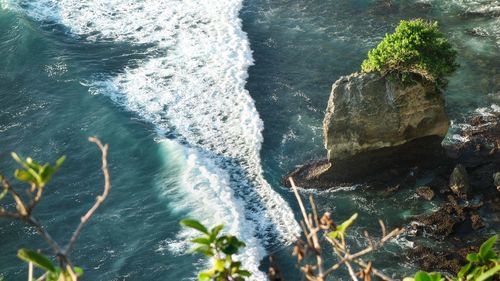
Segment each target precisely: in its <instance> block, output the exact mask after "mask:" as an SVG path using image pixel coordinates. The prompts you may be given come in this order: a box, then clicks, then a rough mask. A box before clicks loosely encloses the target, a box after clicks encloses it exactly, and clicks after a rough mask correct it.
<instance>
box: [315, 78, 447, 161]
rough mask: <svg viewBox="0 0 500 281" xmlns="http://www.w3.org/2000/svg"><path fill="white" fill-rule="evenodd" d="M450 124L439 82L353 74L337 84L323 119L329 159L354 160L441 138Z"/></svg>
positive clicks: (334, 85) (334, 86) (341, 79)
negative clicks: (428, 138)
mask: <svg viewBox="0 0 500 281" xmlns="http://www.w3.org/2000/svg"><path fill="white" fill-rule="evenodd" d="M415 78H416V77H415ZM405 84H409V85H405ZM449 124H450V121H449V119H448V116H447V115H446V112H445V108H444V97H443V94H442V92H441V91H440V90H439V89H437V87H436V86H435V84H434V83H430V82H426V81H422V80H421V79H420V81H419V80H417V79H414V80H413V81H411V82H408V83H402V82H401V81H400V80H398V79H394V78H392V79H391V77H388V76H381V75H380V74H379V73H373V72H372V73H361V74H359V73H354V74H352V75H349V76H346V77H341V78H340V79H339V80H337V81H336V82H335V84H333V89H332V93H331V94H330V99H329V101H328V107H327V110H326V115H325V119H324V121H323V130H324V140H325V147H326V150H327V158H328V160H329V161H330V162H335V161H337V160H344V159H349V158H351V157H353V156H355V155H357V154H360V153H364V152H369V151H374V150H378V149H381V148H386V147H394V146H398V145H401V144H404V143H408V142H410V141H412V140H415V139H418V138H422V137H427V136H437V137H439V138H440V139H441V140H442V139H443V138H444V136H445V135H446V133H447V132H448V128H449Z"/></svg>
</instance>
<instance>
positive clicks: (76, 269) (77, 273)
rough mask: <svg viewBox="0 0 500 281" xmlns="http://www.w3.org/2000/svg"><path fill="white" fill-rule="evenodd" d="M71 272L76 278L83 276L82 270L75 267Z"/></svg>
mask: <svg viewBox="0 0 500 281" xmlns="http://www.w3.org/2000/svg"><path fill="white" fill-rule="evenodd" d="M73 271H74V272H75V274H76V276H78V277H82V276H83V269H82V268H81V267H78V266H75V267H74V268H73Z"/></svg>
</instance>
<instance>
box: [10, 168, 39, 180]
mask: <svg viewBox="0 0 500 281" xmlns="http://www.w3.org/2000/svg"><path fill="white" fill-rule="evenodd" d="M14 177H16V179H18V180H20V181H27V182H34V181H35V178H34V177H33V176H32V175H31V174H30V173H28V172H27V171H25V170H19V169H16V171H15V172H14Z"/></svg>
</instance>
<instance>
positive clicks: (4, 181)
mask: <svg viewBox="0 0 500 281" xmlns="http://www.w3.org/2000/svg"><path fill="white" fill-rule="evenodd" d="M2 185H3V187H4V188H5V190H7V191H8V192H10V194H11V195H12V197H13V198H14V201H15V202H16V208H17V210H18V211H19V213H20V215H21V216H27V215H28V210H27V208H26V205H25V204H24V202H23V200H22V199H21V196H19V193H17V192H16V191H15V190H14V188H12V186H11V185H10V183H9V181H8V180H7V179H6V178H5V177H2Z"/></svg>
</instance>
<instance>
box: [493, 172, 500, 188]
mask: <svg viewBox="0 0 500 281" xmlns="http://www.w3.org/2000/svg"><path fill="white" fill-rule="evenodd" d="M493 184H494V185H495V186H496V187H497V190H498V191H500V172H496V173H495V174H493Z"/></svg>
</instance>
